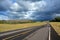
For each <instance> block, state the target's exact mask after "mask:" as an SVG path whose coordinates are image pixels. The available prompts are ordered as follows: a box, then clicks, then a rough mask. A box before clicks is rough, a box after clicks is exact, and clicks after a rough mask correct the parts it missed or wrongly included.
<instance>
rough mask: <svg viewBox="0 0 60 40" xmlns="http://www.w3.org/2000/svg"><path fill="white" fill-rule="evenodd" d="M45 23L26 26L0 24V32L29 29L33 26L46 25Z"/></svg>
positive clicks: (27, 24)
mask: <svg viewBox="0 0 60 40" xmlns="http://www.w3.org/2000/svg"><path fill="white" fill-rule="evenodd" d="M44 24H46V23H45V22H36V23H26V24H0V32H5V31H10V30H16V29H21V28H28V27H32V26H39V25H44Z"/></svg>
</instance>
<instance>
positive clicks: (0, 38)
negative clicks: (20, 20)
mask: <svg viewBox="0 0 60 40" xmlns="http://www.w3.org/2000/svg"><path fill="white" fill-rule="evenodd" d="M0 40H50V25H49V24H46V25H43V26H36V27H31V28H26V29H22V30H17V31H11V32H7V33H2V34H0Z"/></svg>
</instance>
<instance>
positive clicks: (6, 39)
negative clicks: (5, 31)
mask: <svg viewBox="0 0 60 40" xmlns="http://www.w3.org/2000/svg"><path fill="white" fill-rule="evenodd" d="M30 31H32V30H29V31H26V32H22V33H20V34H17V35H14V36H10V37H8V38H5V39H3V40H8V39H12V38H13V39H14V38H15V37H18V36H20V35H22V34H26V33H28V32H30Z"/></svg>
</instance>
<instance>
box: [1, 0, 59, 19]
mask: <svg viewBox="0 0 60 40" xmlns="http://www.w3.org/2000/svg"><path fill="white" fill-rule="evenodd" d="M0 1H1V2H0V11H6V13H3V14H4V15H7V17H9V18H10V19H18V20H20V19H31V20H49V19H53V18H54V17H55V16H54V15H55V14H57V13H60V12H59V11H60V0H15V1H14V0H0Z"/></svg>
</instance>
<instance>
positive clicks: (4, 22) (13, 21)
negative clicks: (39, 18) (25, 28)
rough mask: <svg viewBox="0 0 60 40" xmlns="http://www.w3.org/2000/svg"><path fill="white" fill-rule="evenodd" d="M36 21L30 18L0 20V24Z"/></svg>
mask: <svg viewBox="0 0 60 40" xmlns="http://www.w3.org/2000/svg"><path fill="white" fill-rule="evenodd" d="M34 22H36V21H32V20H0V24H24V23H34Z"/></svg>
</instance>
